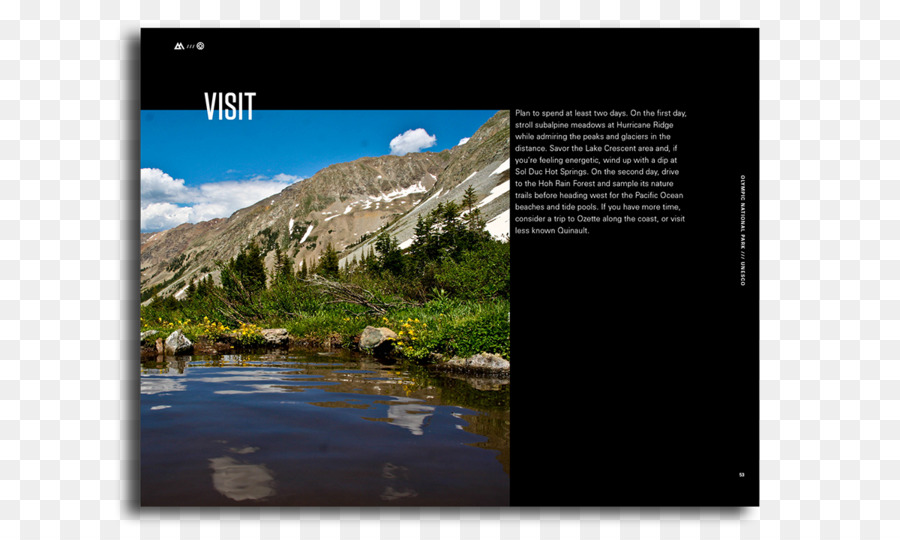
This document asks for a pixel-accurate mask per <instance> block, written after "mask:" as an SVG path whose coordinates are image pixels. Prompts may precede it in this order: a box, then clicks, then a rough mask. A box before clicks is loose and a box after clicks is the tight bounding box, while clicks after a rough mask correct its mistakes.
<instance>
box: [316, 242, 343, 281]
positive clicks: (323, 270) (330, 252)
mask: <svg viewBox="0 0 900 540" xmlns="http://www.w3.org/2000/svg"><path fill="white" fill-rule="evenodd" d="M319 273H320V274H322V275H323V276H324V277H327V278H329V279H338V277H339V274H340V259H339V258H338V253H337V251H336V250H335V249H334V246H333V245H331V242H329V243H328V245H327V246H325V251H324V252H322V257H321V258H320V259H319Z"/></svg>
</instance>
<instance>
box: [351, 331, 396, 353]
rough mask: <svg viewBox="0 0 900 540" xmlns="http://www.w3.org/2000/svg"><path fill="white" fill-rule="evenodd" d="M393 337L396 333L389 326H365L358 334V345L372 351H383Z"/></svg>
mask: <svg viewBox="0 0 900 540" xmlns="http://www.w3.org/2000/svg"><path fill="white" fill-rule="evenodd" d="M395 339H397V334H396V333H395V332H394V331H393V330H391V329H390V328H375V327H374V326H367V327H366V329H365V330H363V332H362V335H360V336H359V347H360V348H361V349H369V350H372V351H376V350H377V351H384V350H385V349H386V348H387V347H389V346H390V344H391V342H393V340H395Z"/></svg>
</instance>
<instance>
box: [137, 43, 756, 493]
mask: <svg viewBox="0 0 900 540" xmlns="http://www.w3.org/2000/svg"><path fill="white" fill-rule="evenodd" d="M200 42H202V43H203V47H202V49H201V48H199V47H197V46H196V44H197V43H200ZM178 43H182V44H183V45H193V46H191V47H186V48H180V49H176V44H178ZM758 43H759V32H758V30H756V29H428V30H425V29H391V30H388V29H144V30H143V31H142V35H141V73H142V82H141V108H142V109H143V110H149V109H196V110H201V111H202V110H203V109H204V108H205V103H204V92H205V91H232V92H255V98H254V103H253V106H254V108H255V109H465V108H479V109H492V108H495V109H509V110H510V111H516V110H530V111H540V110H556V109H566V108H569V109H574V108H585V109H589V108H595V109H596V108H601V107H602V108H606V109H616V108H621V109H623V110H631V109H636V110H642V109H648V110H656V109H680V110H686V111H689V113H690V115H691V121H690V122H689V123H685V124H684V130H683V131H682V133H681V135H680V141H681V142H682V143H684V150H683V151H682V153H681V158H682V167H681V177H680V182H681V185H682V188H683V191H684V194H685V198H686V201H689V203H690V204H689V208H690V210H689V212H687V213H688V216H689V221H688V222H687V223H684V224H683V225H682V226H679V227H677V228H676V227H672V228H662V227H659V226H652V225H644V226H642V225H640V224H637V225H633V226H626V227H623V226H618V227H607V226H599V225H597V226H592V228H591V232H590V234H586V235H553V236H542V235H531V234H517V233H516V232H515V218H516V217H518V216H520V215H521V213H520V212H518V211H516V210H515V209H514V210H513V213H512V216H513V225H512V226H511V228H512V229H513V233H512V234H511V239H510V241H511V242H512V244H514V245H515V247H514V248H513V250H512V254H513V255H512V257H513V262H512V269H513V270H512V276H511V279H512V290H513V291H514V292H513V297H514V300H513V301H512V305H513V306H514V307H513V308H512V314H511V322H512V325H511V328H512V331H511V350H512V351H514V356H515V359H514V360H513V362H514V364H515V368H514V371H515V376H514V379H515V381H516V383H515V390H514V391H512V394H511V396H512V398H511V403H512V414H511V418H512V426H511V448H512V450H511V463H512V467H511V468H512V469H514V471H515V472H511V501H512V504H513V505H514V506H756V505H758V504H759V489H758V485H759V478H758V470H759V467H758V459H759V450H758V448H759V443H758V440H759V437H758V435H759V433H758V422H759V413H758V379H759V369H758V294H759V288H758V279H759V278H758V263H757V261H758V247H757V246H758V237H759V233H758V225H757V223H758V187H757V186H758V175H759V166H758V140H759V129H758V102H759V90H758V87H759V84H758V81H759V74H758V59H759V54H758ZM398 50H402V51H403V54H402V55H394V54H389V53H390V52H391V51H398ZM341 51H347V53H346V54H342V53H341ZM350 51H366V54H365V55H364V58H363V59H362V60H361V59H360V56H358V55H355V54H354V55H351V54H349V52H350ZM292 73H296V74H298V76H297V81H298V82H297V83H296V84H285V83H286V81H287V82H290V81H291V80H292V79H291V77H292ZM152 74H165V77H153V76H150V75H152ZM417 81H419V82H421V84H422V85H423V86H427V87H428V89H429V91H427V92H416V93H411V94H408V93H401V92H395V90H396V88H397V87H401V86H407V85H410V84H414V83H416V82H417ZM512 118H513V128H512V130H511V139H512V140H511V148H512V151H511V158H512V160H513V163H515V160H516V158H517V157H520V156H521V154H520V153H518V152H517V151H516V150H515V147H516V144H515V135H516V133H517V128H516V127H515V120H516V115H515V114H514V115H513V117H512ZM511 171H515V167H513V168H511ZM741 176H743V178H744V190H745V191H744V202H745V206H744V212H745V214H744V218H745V220H746V230H745V234H746V237H745V238H746V247H745V249H744V251H743V253H744V261H745V264H746V266H745V273H744V275H743V280H741V279H740V276H739V275H738V271H737V270H736V268H737V267H738V265H739V264H740V256H739V254H738V250H737V249H736V248H735V242H736V241H735V237H736V234H737V233H736V230H737V227H738V219H739V217H738V206H739V202H738V201H739V200H740V188H739V185H738V180H737V179H738V178H739V177H741ZM512 179H513V184H514V185H513V187H512V191H511V193H510V195H511V197H515V195H516V193H517V190H519V189H520V188H518V187H516V185H515V184H516V180H517V179H518V175H517V174H516V173H515V172H513V174H512ZM513 201H514V198H513V199H511V206H512V202H513ZM686 204H687V202H686Z"/></svg>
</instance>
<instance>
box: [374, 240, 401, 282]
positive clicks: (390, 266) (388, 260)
mask: <svg viewBox="0 0 900 540" xmlns="http://www.w3.org/2000/svg"><path fill="white" fill-rule="evenodd" d="M375 250H376V251H378V265H379V267H380V268H381V269H382V270H387V271H388V272H390V273H392V274H394V275H395V276H400V275H402V274H403V252H401V251H400V248H399V247H397V239H396V238H394V237H393V236H391V235H389V234H388V233H387V231H385V232H382V233H381V234H379V235H378V238H377V239H376V240H375Z"/></svg>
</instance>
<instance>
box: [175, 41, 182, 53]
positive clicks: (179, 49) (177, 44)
mask: <svg viewBox="0 0 900 540" xmlns="http://www.w3.org/2000/svg"><path fill="white" fill-rule="evenodd" d="M175 50H176V51H183V50H184V45H182V44H181V42H180V41H179V42H178V43H176V44H175Z"/></svg>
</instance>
